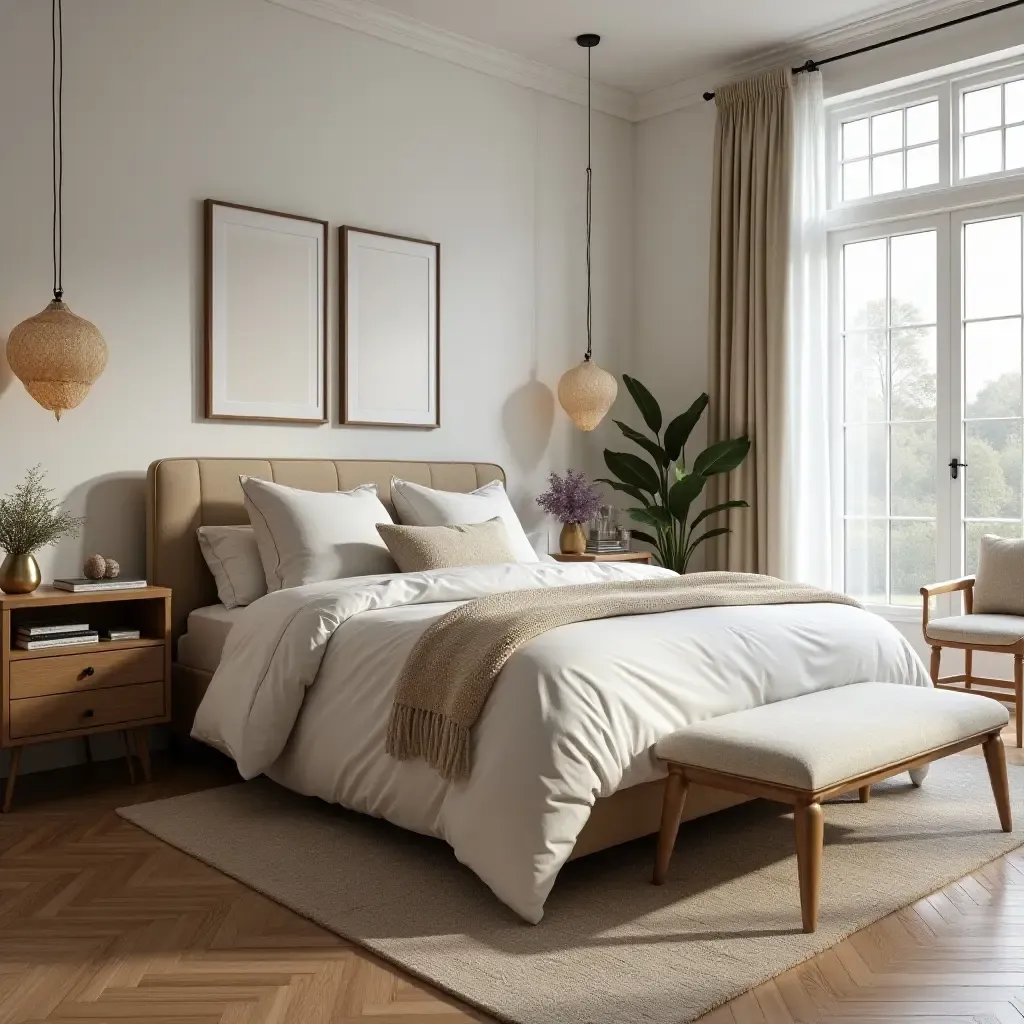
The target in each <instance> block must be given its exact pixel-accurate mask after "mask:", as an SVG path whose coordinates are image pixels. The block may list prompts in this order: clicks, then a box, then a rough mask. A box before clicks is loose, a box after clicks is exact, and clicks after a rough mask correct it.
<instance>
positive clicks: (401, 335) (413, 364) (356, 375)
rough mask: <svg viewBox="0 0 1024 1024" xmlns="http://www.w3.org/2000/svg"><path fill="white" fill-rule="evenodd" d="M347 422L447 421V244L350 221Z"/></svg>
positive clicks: (344, 248) (342, 240)
mask: <svg viewBox="0 0 1024 1024" xmlns="http://www.w3.org/2000/svg"><path fill="white" fill-rule="evenodd" d="M339 250H340V252H341V272H340V291H341V304H340V317H339V319H340V322H341V379H340V395H341V422H342V424H344V425H348V426H373V427H409V428H413V429H421V430H433V429H436V428H437V427H440V425H441V330H440V322H441V245H440V243H439V242H430V241H426V240H424V239H421V238H410V237H407V236H405V235H393V234H388V233H387V232H384V231H371V230H368V229H365V228H356V227H352V226H349V225H345V226H343V227H342V228H340V230H339Z"/></svg>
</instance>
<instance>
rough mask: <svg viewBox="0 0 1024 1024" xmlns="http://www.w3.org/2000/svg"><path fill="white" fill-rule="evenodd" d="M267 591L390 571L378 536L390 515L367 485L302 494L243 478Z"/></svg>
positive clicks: (391, 565) (389, 559)
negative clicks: (380, 524) (380, 528)
mask: <svg viewBox="0 0 1024 1024" xmlns="http://www.w3.org/2000/svg"><path fill="white" fill-rule="evenodd" d="M239 480H240V482H241V484H242V493H243V495H244V501H245V509H246V511H247V512H248V513H249V522H251V523H252V528H253V532H254V533H255V535H256V544H257V546H258V547H259V549H260V558H261V559H262V561H263V569H264V572H265V573H266V576H267V590H269V591H270V593H274V591H276V590H287V589H289V588H291V587H301V586H304V585H305V584H307V583H321V582H323V581H324V580H339V579H344V578H345V577H347V576H373V575H376V574H377V573H387V572H394V571H395V562H394V559H393V558H392V557H391V555H390V554H388V549H387V546H386V545H385V544H384V542H383V541H382V540H381V539H380V536H379V535H378V533H377V524H378V523H390V522H391V516H390V515H389V514H388V510H387V509H386V508H385V507H384V506H383V504H381V500H380V498H378V497H377V488H376V487H374V486H373V485H372V484H371V485H369V486H367V487H357V488H356V489H355V490H354V491H302V490H299V489H297V488H295V487H285V486H284V485H283V484H275V483H271V482H270V481H269V480H260V479H259V478H258V477H253V476H243V477H240V478H239Z"/></svg>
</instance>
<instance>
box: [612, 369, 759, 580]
mask: <svg viewBox="0 0 1024 1024" xmlns="http://www.w3.org/2000/svg"><path fill="white" fill-rule="evenodd" d="M622 380H623V382H624V383H625V385H626V388H627V390H628V391H629V393H630V395H631V396H632V398H633V401H634V402H635V403H636V405H637V408H638V409H639V410H640V415H641V416H643V419H644V423H645V424H646V425H647V429H648V430H649V431H650V432H651V434H652V435H653V436H652V437H648V436H647V435H646V434H643V433H641V432H640V431H639V430H634V429H633V428H632V427H630V426H628V425H627V424H625V423H621V422H620V421H619V420H616V421H615V424H616V426H617V427H618V428H619V430H621V431H622V433H623V434H625V436H626V437H627V438H628V439H629V440H630V441H632V442H633V443H634V444H636V445H638V446H639V447H640V448H642V449H643V450H644V451H645V452H646V453H647V455H649V456H650V458H651V460H653V465H652V463H651V461H648V460H647V459H644V458H641V457H640V456H639V455H635V454H634V453H632V452H613V451H609V450H608V449H605V453H604V461H605V465H606V466H607V467H608V468H609V469H610V470H611V472H612V474H613V475H614V476H615V477H616V479H614V480H609V479H606V478H601V479H599V481H598V482H599V483H606V484H609V485H611V486H612V487H614V488H615V490H617V491H621V492H622V493H624V494H628V495H629V496H630V497H631V498H635V499H636V500H637V501H638V502H640V505H639V506H638V507H634V508H630V509H627V511H628V513H629V515H630V517H631V518H633V519H635V520H636V521H637V522H638V523H643V524H644V525H645V526H650V527H653V529H654V531H655V532H654V534H653V535H652V534H649V533H644V532H643V531H641V530H634V531H633V536H634V537H637V538H638V539H640V540H643V541H646V542H647V543H648V544H650V545H651V546H652V547H653V548H654V550H655V552H656V554H657V558H658V561H659V562H661V564H662V565H663V566H665V567H666V568H668V569H674V570H675V571H676V572H686V569H687V566H688V565H689V563H690V559H691V558H692V557H693V553H694V551H696V549H697V548H698V547H699V546H700V545H701V544H702V543H703V542H704V541H707V540H710V539H711V538H712V537H719V536H721V535H722V534H724V533H729V532H730V530H729V528H728V527H727V526H718V527H715V528H714V529H710V530H709V529H705V530H704V531H703V532H702V533H699V534H698V532H697V528H698V527H699V526H701V524H702V523H704V522H705V521H706V520H707V519H709V518H710V517H711V516H715V515H717V514H718V513H719V512H724V511H726V510H727V509H730V508H749V505H748V503H747V502H745V501H742V500H735V501H725V502H722V503H721V504H720V505H712V506H711V508H706V509H704V511H703V512H700V513H699V514H698V515H696V516H694V518H693V519H690V506H691V505H692V504H693V503H694V502H695V501H696V500H697V498H699V497H700V495H701V492H702V491H703V490H704V485H705V484H706V483H707V480H708V477H711V476H714V475H716V474H717V473H729V472H731V471H732V470H734V469H735V468H736V467H737V466H738V465H740V463H742V462H743V460H744V459H745V458H746V457H747V453H748V452H749V451H750V439H749V438H748V437H735V438H731V439H728V440H725V441H719V442H717V443H716V444H713V445H711V446H710V447H709V448H705V449H704V451H702V452H701V453H700V454H699V455H698V456H697V457H696V458H695V459H694V460H693V464H692V465H691V466H688V465H687V462H686V450H685V449H686V442H687V441H688V440H689V438H690V434H691V433H692V432H693V428H694V427H695V426H696V425H697V424H698V422H700V418H701V416H703V415H704V410H705V409H706V408H707V407H708V396H707V395H706V394H704V395H701V396H700V397H699V398H698V399H697V400H696V401H695V402H694V403H693V405H691V406H690V408H689V409H687V410H686V412H684V413H680V414H679V415H678V416H677V417H676V418H675V419H674V420H672V422H671V423H669V424H668V426H666V427H665V429H664V431H663V430H662V423H663V417H662V414H661V406H660V405H658V402H657V400H656V399H655V398H654V396H653V395H652V394H651V393H650V391H648V390H647V388H645V387H644V386H643V384H641V383H640V381H638V380H636V379H635V378H633V377H627V376H626V375H625V374H623V377H622Z"/></svg>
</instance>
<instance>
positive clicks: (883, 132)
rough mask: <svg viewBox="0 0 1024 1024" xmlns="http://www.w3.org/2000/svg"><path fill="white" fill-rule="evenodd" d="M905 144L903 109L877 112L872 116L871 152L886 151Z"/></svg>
mask: <svg viewBox="0 0 1024 1024" xmlns="http://www.w3.org/2000/svg"><path fill="white" fill-rule="evenodd" d="M902 145H903V111H902V110H892V111H890V112H889V113H888V114H876V115H875V116H874V117H873V118H871V152H872V153H884V152H885V151H886V150H887V149H899V148H900V146H902Z"/></svg>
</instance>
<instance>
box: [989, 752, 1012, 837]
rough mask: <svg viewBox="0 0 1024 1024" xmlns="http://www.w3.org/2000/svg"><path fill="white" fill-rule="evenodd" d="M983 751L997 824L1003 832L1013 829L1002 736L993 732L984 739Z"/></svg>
mask: <svg viewBox="0 0 1024 1024" xmlns="http://www.w3.org/2000/svg"><path fill="white" fill-rule="evenodd" d="M982 749H983V750H984V751H985V763H986V764H987V765H988V778H989V781H990V782H991V783H992V795H993V796H994V797H995V798H996V809H997V810H998V811H999V824H1000V825H1001V826H1002V828H1003V831H1004V832H1012V831H1013V816H1012V814H1011V812H1010V787H1009V786H1008V785H1007V782H1006V751H1005V750H1004V749H1003V738H1002V736H1000V735H999V733H997V732H995V733H993V734H992V735H991V736H989V738H988V739H987V740H985V743H984V746H983V748H982Z"/></svg>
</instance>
